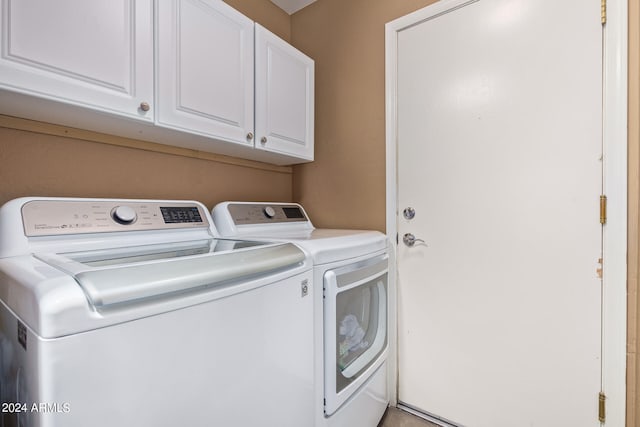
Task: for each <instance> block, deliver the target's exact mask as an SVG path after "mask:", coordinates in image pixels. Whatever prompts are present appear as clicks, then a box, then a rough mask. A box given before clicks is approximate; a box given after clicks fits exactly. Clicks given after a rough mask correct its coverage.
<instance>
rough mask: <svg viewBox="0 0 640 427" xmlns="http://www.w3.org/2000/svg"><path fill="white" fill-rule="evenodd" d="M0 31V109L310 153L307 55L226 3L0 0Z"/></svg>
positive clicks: (159, 135)
mask: <svg viewBox="0 0 640 427" xmlns="http://www.w3.org/2000/svg"><path fill="white" fill-rule="evenodd" d="M0 38H1V40H0V41H1V44H0V46H1V49H0V114H6V115H10V116H16V117H23V118H27V119H33V120H39V121H45V122H50V123H55V124H60V125H64V126H71V127H75V128H79V129H88V130H93V131H97V132H101V133H107V134H111V135H118V136H123V137H128V138H135V139H140V140H145V141H152V142H156V143H160V144H166V145H174V146H180V147H184V148H189V149H195V150H201V151H209V152H214V153H218V154H224V155H229V156H235V157H240V158H245V159H251V160H258V161H263V162H268V163H274V164H278V165H287V164H294V163H301V162H308V161H311V160H313V102H314V100H313V84H314V82H313V78H314V68H313V67H314V64H313V61H312V60H311V59H309V58H308V57H307V56H305V55H303V54H302V53H301V52H299V51H298V50H296V49H295V48H293V47H292V46H290V45H289V44H288V43H286V42H284V41H283V40H281V39H279V38H278V37H276V36H275V35H273V34H271V33H270V32H269V31H267V30H266V29H264V28H263V27H261V26H260V25H258V24H255V25H254V22H253V21H251V20H250V19H249V18H247V17H246V16H244V15H242V14H241V13H240V12H238V11H236V10H235V9H233V8H232V7H231V6H229V5H227V4H226V3H224V2H223V1H222V0H108V1H107V0H0ZM123 118H124V119H123Z"/></svg>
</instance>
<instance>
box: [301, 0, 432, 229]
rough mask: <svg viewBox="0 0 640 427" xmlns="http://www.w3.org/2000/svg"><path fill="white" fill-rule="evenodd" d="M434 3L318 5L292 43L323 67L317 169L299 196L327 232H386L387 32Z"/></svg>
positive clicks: (304, 179)
mask: <svg viewBox="0 0 640 427" xmlns="http://www.w3.org/2000/svg"><path fill="white" fill-rule="evenodd" d="M433 2H434V0H405V1H388V0H349V1H344V0H319V1H317V2H316V3H313V4H311V5H310V6H308V7H306V8H304V9H302V10H301V11H299V12H298V13H296V14H294V15H293V16H292V19H291V42H292V44H293V45H294V46H296V47H298V48H299V49H301V50H302V51H304V52H305V53H307V54H308V55H309V56H311V57H312V58H313V59H314V60H315V61H316V92H315V96H316V106H315V108H316V132H315V144H316V148H315V159H316V160H315V162H313V163H310V164H305V165H301V166H296V167H295V168H294V180H293V185H294V187H293V196H294V199H295V200H296V201H299V202H301V203H302V204H303V205H304V207H305V208H306V209H307V211H308V212H309V215H310V216H311V218H312V219H313V220H314V224H315V225H316V226H320V227H339V228H370V229H377V230H380V231H384V229H385V127H384V123H385V103H384V57H385V56H384V55H385V53H384V37H385V36H384V25H385V23H387V22H389V21H391V20H393V19H395V18H397V17H400V16H402V15H405V14H407V13H409V12H412V11H414V10H417V9H419V8H421V7H424V6H426V5H428V4H430V3H433Z"/></svg>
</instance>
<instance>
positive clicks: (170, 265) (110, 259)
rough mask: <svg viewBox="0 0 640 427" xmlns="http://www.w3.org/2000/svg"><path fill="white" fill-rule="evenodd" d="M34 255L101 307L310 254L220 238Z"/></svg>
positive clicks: (219, 281)
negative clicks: (70, 281) (69, 277)
mask: <svg viewBox="0 0 640 427" xmlns="http://www.w3.org/2000/svg"><path fill="white" fill-rule="evenodd" d="M34 256H35V257H36V258H38V259H40V260H41V261H44V262H46V263H48V264H49V265H51V266H53V267H55V268H57V269H59V270H62V271H63V272H66V273H68V274H70V275H72V276H73V277H74V279H75V280H76V282H78V284H79V285H80V286H81V288H82V290H83V291H84V293H85V294H86V296H87V299H88V300H89V302H90V303H91V304H92V305H93V306H94V307H96V308H97V309H100V308H103V307H106V306H111V305H116V304H125V303H136V302H140V301H143V300H148V299H150V298H159V297H163V296H164V297H168V296H172V295H177V294H183V293H188V292H194V291H198V290H203V289H207V288H212V287H216V286H222V285H226V284H231V283H236V282H238V281H239V280H242V279H243V278H256V277H260V276H262V275H267V274H272V273H275V272H277V271H284V270H286V269H289V268H293V267H297V266H299V265H300V264H301V263H302V262H304V259H305V254H304V252H303V251H301V250H300V249H299V248H297V247H296V246H295V245H292V244H288V243H284V244H283V243H278V244H273V243H267V242H248V241H236V240H219V239H210V240H204V241H195V242H194V241H189V242H180V243H172V244H161V245H144V246H135V247H129V248H119V249H110V250H95V251H85V252H71V253H61V254H52V253H41V254H35V255H34Z"/></svg>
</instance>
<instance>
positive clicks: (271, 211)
mask: <svg viewBox="0 0 640 427" xmlns="http://www.w3.org/2000/svg"><path fill="white" fill-rule="evenodd" d="M264 214H265V215H266V216H267V218H273V217H274V216H276V210H275V209H273V208H272V207H271V206H267V207H266V208H264Z"/></svg>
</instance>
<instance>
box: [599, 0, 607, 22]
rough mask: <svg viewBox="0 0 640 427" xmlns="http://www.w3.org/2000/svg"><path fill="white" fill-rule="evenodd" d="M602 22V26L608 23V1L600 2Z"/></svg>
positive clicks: (601, 0) (602, 0)
mask: <svg viewBox="0 0 640 427" xmlns="http://www.w3.org/2000/svg"><path fill="white" fill-rule="evenodd" d="M600 20H601V21H602V25H604V24H606V23H607V0H600Z"/></svg>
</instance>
